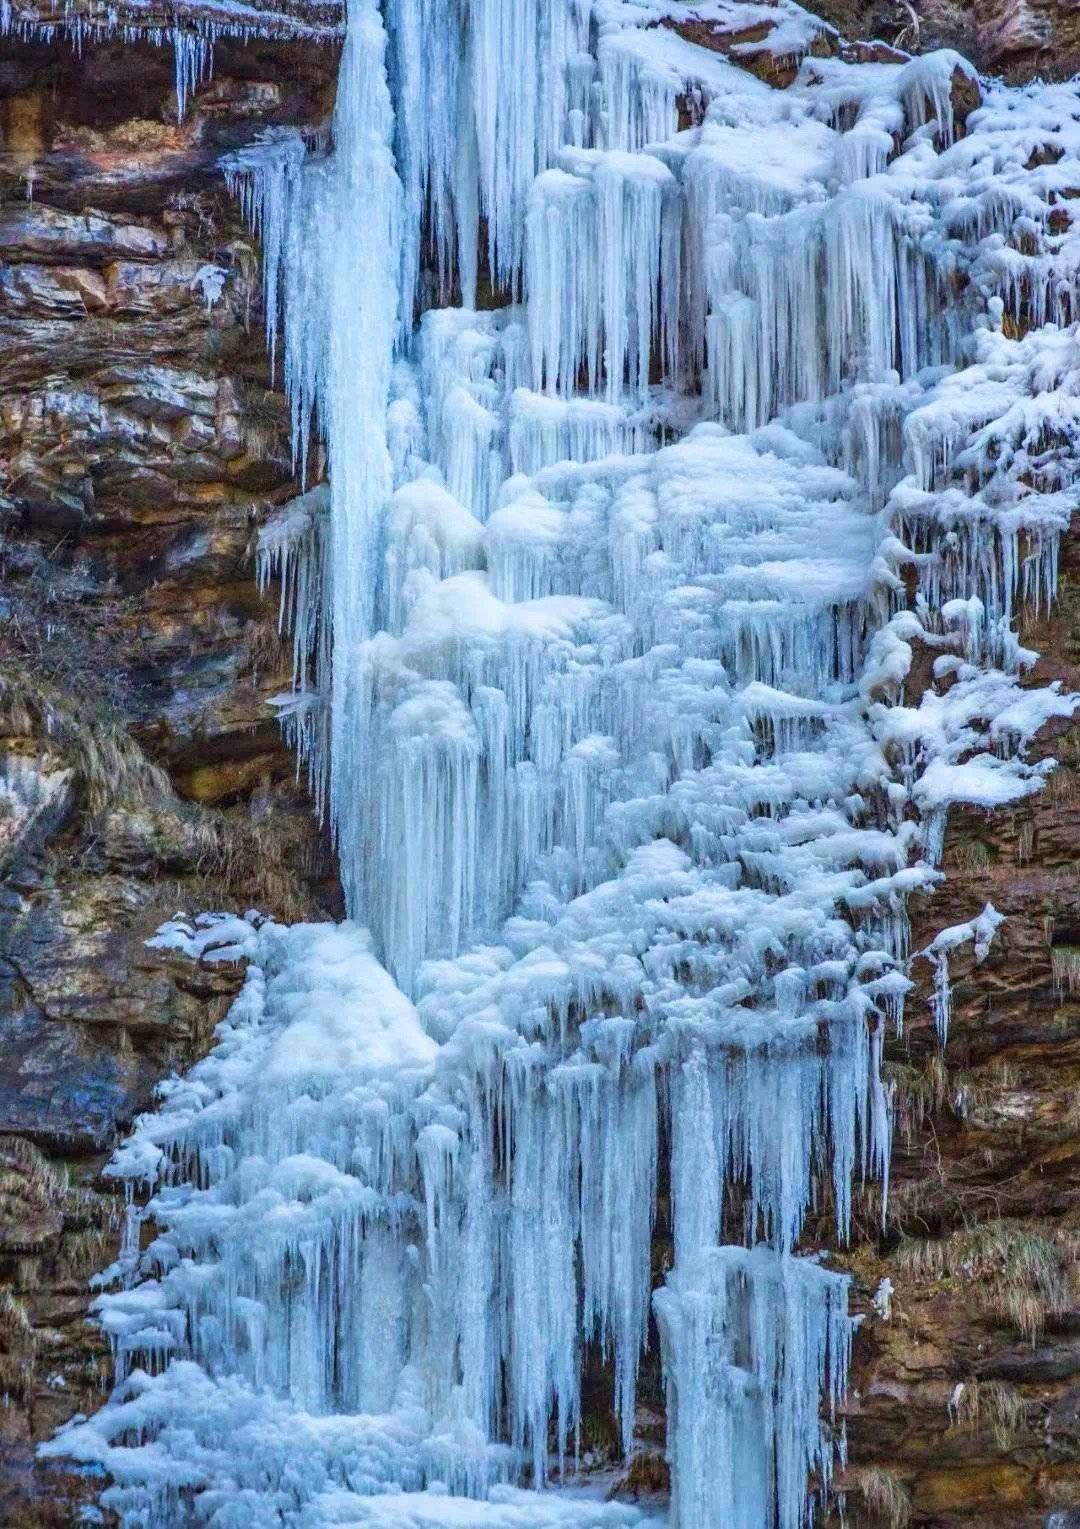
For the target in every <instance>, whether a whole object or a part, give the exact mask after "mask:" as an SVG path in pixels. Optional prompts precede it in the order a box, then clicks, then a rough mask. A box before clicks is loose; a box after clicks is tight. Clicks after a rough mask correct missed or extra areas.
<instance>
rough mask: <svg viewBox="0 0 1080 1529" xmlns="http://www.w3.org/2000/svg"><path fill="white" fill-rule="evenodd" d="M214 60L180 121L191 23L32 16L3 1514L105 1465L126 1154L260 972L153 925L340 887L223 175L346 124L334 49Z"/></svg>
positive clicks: (13, 435) (10, 258)
mask: <svg viewBox="0 0 1080 1529" xmlns="http://www.w3.org/2000/svg"><path fill="white" fill-rule="evenodd" d="M216 65H217V67H216V72H215V78H214V80H213V82H212V83H209V84H208V85H206V87H205V88H204V89H203V90H202V91H201V93H200V95H199V99H198V101H197V103H195V106H194V109H192V110H190V111H189V112H188V113H187V115H186V116H185V118H184V121H183V124H182V125H178V124H177V122H176V101H175V94H174V83H175V82H174V70H173V59H172V56H171V50H169V49H168V48H160V47H153V46H151V45H150V44H149V43H147V44H145V45H141V46H140V45H136V44H132V43H120V42H115V43H111V44H106V45H100V46H91V47H89V48H87V49H85V50H84V51H83V53H82V55H81V56H80V55H78V54H77V53H76V52H75V51H73V49H72V48H71V47H69V46H68V45H67V44H66V43H63V42H59V41H58V42H55V43H52V44H49V45H45V44H41V43H26V42H16V41H15V40H14V39H13V38H11V37H7V38H5V40H4V48H3V58H2V61H0V129H2V141H3V147H4V150H5V152H4V154H3V155H0V587H2V591H3V594H2V599H0V878H2V880H0V1026H2V1034H3V1040H4V1044H3V1047H2V1055H0V1129H2V1130H3V1132H5V1133H7V1134H5V1135H4V1136H2V1137H0V1368H2V1369H3V1373H4V1381H3V1385H2V1386H0V1392H2V1393H3V1406H2V1407H0V1521H2V1522H4V1523H17V1522H23V1523H27V1524H35V1525H36V1524H41V1523H47V1522H52V1521H53V1518H54V1517H55V1519H56V1521H58V1522H67V1521H68V1518H67V1516H66V1515H67V1513H68V1509H67V1508H66V1507H65V1506H64V1505H63V1504H64V1500H65V1498H66V1496H67V1494H68V1492H69V1489H70V1492H71V1493H72V1494H73V1497H74V1500H77V1499H78V1498H79V1497H80V1496H81V1495H84V1494H85V1493H86V1491H88V1490H90V1489H91V1488H92V1483H81V1482H79V1481H77V1480H74V1479H72V1480H68V1479H67V1478H58V1477H56V1476H55V1475H50V1477H49V1478H47V1479H44V1478H41V1477H40V1473H39V1472H37V1471H36V1469H35V1468H34V1466H33V1457H32V1448H31V1446H32V1443H33V1441H34V1440H36V1439H39V1438H41V1437H44V1436H46V1435H48V1434H49V1433H51V1432H52V1430H53V1429H54V1428H55V1427H56V1426H57V1425H58V1424H59V1423H60V1422H61V1421H62V1420H63V1419H64V1418H65V1417H67V1416H70V1414H71V1413H72V1412H73V1411H75V1410H76V1409H83V1410H90V1409H92V1408H93V1407H94V1406H95V1405H96V1404H97V1401H98V1399H99V1398H100V1396H101V1395H102V1387H103V1386H105V1385H106V1384H107V1382H108V1375H109V1369H110V1364H109V1359H108V1352H107V1345H106V1344H105V1343H104V1340H103V1338H102V1337H101V1335H100V1334H99V1333H98V1332H97V1331H96V1330H95V1329H94V1328H93V1327H91V1326H90V1324H89V1323H88V1322H87V1321H86V1310H87V1302H88V1297H87V1285H86V1281H87V1279H88V1277H89V1275H90V1273H91V1272H93V1270H94V1269H95V1268H99V1267H101V1266H102V1265H103V1264H104V1263H106V1262H108V1260H109V1258H111V1256H112V1254H113V1251H114V1249H115V1243H116V1236H117V1235H118V1221H117V1206H116V1204H115V1201H114V1199H113V1197H112V1195H111V1193H110V1192H109V1191H108V1187H107V1185H106V1184H103V1183H102V1182H101V1181H100V1180H99V1178H98V1174H99V1172H100V1168H101V1165H102V1163H103V1161H104V1159H105V1155H106V1153H107V1151H108V1149H109V1147H110V1146H111V1144H112V1143H113V1142H114V1141H115V1139H116V1136H117V1133H118V1132H119V1131H122V1129H123V1128H124V1126H125V1124H126V1122H128V1121H129V1120H130V1119H131V1117H132V1115H133V1113H134V1112H136V1111H137V1110H139V1109H142V1108H145V1107H146V1106H147V1105H148V1104H149V1103H150V1102H151V1100H152V1092H153V1088H154V1085H155V1084H156V1083H157V1081H158V1080H159V1079H160V1078H162V1077H163V1076H166V1075H167V1074H168V1073H169V1072H170V1071H171V1070H173V1069H174V1068H176V1067H182V1066H185V1065H187V1064H188V1063H190V1061H191V1060H192V1059H193V1058H194V1057H196V1056H197V1055H199V1054H200V1053H201V1052H202V1051H204V1050H205V1048H206V1046H207V1044H208V1042H209V1038H210V1036H211V1034H212V1031H213V1028H214V1026H215V1024H216V1023H217V1021H218V1020H219V1019H220V1018H221V1017H222V1015H223V1014H224V1012H225V1010H226V1008H227V1007H228V1004H229V1002H230V1000H231V998H232V997H233V995H234V994H235V992H236V990H237V987H238V984H239V980H240V973H238V972H237V971H235V970H232V969H229V968H223V967H211V968H205V969H204V968H196V967H193V966H191V964H190V963H187V962H184V961H179V960H177V959H176V958H168V957H165V956H162V955H159V954H158V953H155V952H153V951H151V950H148V949H147V948H146V946H145V943H144V942H145V940H146V938H147V937H148V936H149V935H150V934H151V933H152V932H153V930H154V929H155V928H156V927H157V925H158V924H159V923H160V922H161V920H162V919H163V918H164V917H167V916H169V915H170V914H172V913H173V912H175V911H176V909H177V908H184V909H187V910H189V911H191V912H195V911H198V910H199V909H201V908H206V907H217V906H222V907H231V908H235V909H239V910H243V909H244V908H247V907H249V906H258V907H260V908H262V909H264V910H265V911H266V912H267V913H271V914H276V915H278V916H284V917H289V918H297V917H314V918H319V917H330V916H336V915H338V914H339V912H340V908H339V893H338V891H337V887H336V877H335V871H334V867H333V860H332V856H331V854H330V852H329V849H328V846H327V844H326V843H325V841H324V839H323V836H322V835H321V834H320V831H319V829H318V827H317V825H316V824H315V823H314V820H313V818H312V816H311V811H310V804H309V802H308V800H307V797H306V793H305V791H304V790H303V788H302V785H300V784H298V783H297V781H296V771H295V762H294V760H293V759H292V757H291V756H290V754H289V752H288V751H287V749H286V748H285V747H284V745H283V743H282V740H281V737H280V733H279V729H278V727H277V724H276V722H275V720H274V714H273V709H272V708H271V707H269V706H268V705H267V700H268V698H269V697H270V696H272V695H274V694H275V693H278V692H280V691H282V690H286V689H287V688H288V685H289V677H290V667H291V655H290V653H289V651H288V650H287V647H285V646H283V645H282V643H281V642H280V640H279V638H278V635H277V630H276V617H277V611H276V605H275V602H274V600H273V599H272V598H270V597H266V598H263V597H260V596H259V594H258V592H257V590H256V586H255V581H254V570H253V565H252V563H251V560H250V557H249V544H250V542H251V538H252V535H253V532H254V530H255V529H256V528H257V525H258V522H259V519H260V517H261V516H262V515H263V514H265V513H266V512H267V510H268V509H270V508H272V507H273V506H274V505H276V504H278V503H280V502H281V501H282V500H287V499H288V498H289V497H290V496H291V495H292V494H294V493H295V492H297V491H298V485H297V484H296V483H295V482H294V481H293V475H292V466H291V463H290V460H289V453H288V446H287V425H286V409H285V403H284V399H283V398H282V397H281V396H280V394H279V393H278V392H275V391H274V390H273V389H272V388H271V387H270V385H269V384H270V380H271V379H270V374H269V365H268V361H267V357H266V352H265V347H264V345H263V341H262V330H261V318H260V316H259V313H258V294H257V291H256V288H255V273H256V270H257V259H256V254H255V251H254V249H253V247H252V244H251V241H250V236H249V235H247V234H246V233H245V231H244V230H243V228H242V227H241V225H240V223H239V221H238V218H237V209H236V206H235V204H234V203H233V201H232V199H231V198H230V197H229V196H228V195H227V193H226V191H225V188H224V185H223V183H222V178H221V175H220V172H219V171H218V170H217V169H216V161H217V159H218V157H219V156H220V154H221V153H222V152H225V151H227V150H228V149H230V148H232V147H234V146H236V145H238V144H242V143H247V142H250V141H251V139H252V138H253V136H254V135H255V134H256V133H258V132H260V131H262V130H264V129H266V128H269V127H272V126H274V125H275V124H277V123H280V122H290V123H308V122H310V123H318V122H319V121H320V120H321V119H322V117H323V116H324V115H325V112H326V110H327V107H328V105H329V103H330V101H331V100H332V91H333V81H334V73H335V67H336V58H335V55H334V53H333V50H332V49H328V48H326V47H324V46H322V45H319V44H316V43H308V44H303V43H297V42H295V41H288V40H277V41H264V42H261V43H260V42H251V43H248V44H247V45H244V46H239V45H237V46H230V45H229V44H228V43H219V44H218V48H217V58H216ZM20 1515H21V1516H20Z"/></svg>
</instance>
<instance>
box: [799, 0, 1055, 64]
mask: <svg viewBox="0 0 1080 1529" xmlns="http://www.w3.org/2000/svg"><path fill="white" fill-rule="evenodd" d="M811 9H812V10H814V11H815V12H817V14H819V15H821V16H823V17H825V18H826V20H828V21H830V22H832V23H833V24H834V25H835V26H836V27H837V28H838V30H839V31H841V32H842V33H844V34H845V35H846V36H848V37H868V38H880V39H882V40H883V41H884V42H887V43H889V44H892V45H893V46H895V47H898V48H905V49H907V50H908V51H909V52H914V53H918V52H922V51H924V50H926V49H928V48H941V47H951V48H958V49H960V51H961V52H963V53H964V54H965V55H966V56H967V57H968V58H970V59H971V60H972V62H973V63H974V64H975V65H976V66H977V67H978V68H979V69H983V70H986V71H988V72H989V73H992V74H998V75H1003V76H1004V77H1005V78H1006V79H1009V80H1011V81H1013V82H1014V83H1020V82H1022V81H1024V80H1031V79H1045V80H1067V79H1070V78H1071V77H1072V76H1073V75H1074V74H1075V73H1076V72H1077V70H1078V69H1080V12H1078V10H1077V8H1076V6H1075V5H1073V4H1072V3H1071V0H970V3H968V4H963V3H961V0H910V3H909V0H818V3H817V4H815V5H813V6H811Z"/></svg>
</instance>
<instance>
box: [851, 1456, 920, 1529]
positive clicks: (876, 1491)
mask: <svg viewBox="0 0 1080 1529" xmlns="http://www.w3.org/2000/svg"><path fill="white" fill-rule="evenodd" d="M846 1479H847V1481H848V1483H849V1490H850V1489H854V1490H855V1491H856V1492H857V1493H858V1494H859V1513H858V1521H859V1522H860V1523H862V1524H867V1525H869V1524H874V1525H884V1526H887V1529H908V1525H909V1524H910V1523H911V1517H912V1506H911V1493H910V1492H909V1491H908V1489H907V1487H906V1486H905V1485H904V1483H903V1481H902V1480H901V1479H900V1477H899V1476H898V1475H897V1474H896V1473H895V1471H890V1470H887V1469H886V1468H885V1467H884V1466H881V1465H862V1466H856V1467H854V1468H853V1469H852V1470H850V1471H848V1472H847V1477H846Z"/></svg>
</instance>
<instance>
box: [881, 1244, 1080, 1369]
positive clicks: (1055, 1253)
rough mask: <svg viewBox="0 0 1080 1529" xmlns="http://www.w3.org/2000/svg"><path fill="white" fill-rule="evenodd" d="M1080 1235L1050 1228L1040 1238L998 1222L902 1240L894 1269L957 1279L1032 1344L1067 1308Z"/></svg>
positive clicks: (926, 1277) (988, 1311) (990, 1313)
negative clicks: (922, 1237) (930, 1236)
mask: <svg viewBox="0 0 1080 1529" xmlns="http://www.w3.org/2000/svg"><path fill="white" fill-rule="evenodd" d="M1078 1256H1080V1236H1077V1234H1076V1233H1075V1232H1072V1231H1070V1230H1066V1229H1054V1230H1053V1231H1051V1232H1048V1233H1047V1234H1046V1235H1045V1236H1043V1235H1040V1234H1039V1233H1038V1232H1035V1231H1033V1230H1032V1229H1031V1228H1030V1227H1029V1226H1028V1225H1025V1224H1024V1223H1022V1222H1016V1221H1006V1220H1003V1219H1000V1218H997V1219H994V1220H991V1221H985V1222H982V1223H979V1224H977V1225H975V1226H970V1227H964V1228H961V1229H960V1230H959V1231H956V1232H953V1233H952V1235H951V1236H949V1237H945V1238H940V1239H915V1238H905V1239H904V1240H903V1242H901V1244H900V1247H899V1248H898V1249H897V1254H896V1262H897V1268H898V1269H899V1271H900V1272H901V1273H902V1274H905V1275H906V1276H907V1277H908V1278H909V1279H914V1280H921V1281H930V1280H942V1279H954V1280H961V1281H964V1282H965V1283H970V1284H971V1285H973V1286H974V1287H975V1288H976V1291H977V1294H978V1296H979V1299H980V1301H981V1303H982V1305H983V1308H984V1310H985V1311H986V1314H987V1315H988V1316H990V1317H992V1318H994V1319H996V1320H998V1321H1000V1322H1003V1323H1004V1324H1006V1325H1007V1326H1010V1327H1014V1328H1016V1329H1017V1331H1018V1332H1020V1333H1021V1334H1022V1335H1023V1336H1024V1337H1025V1338H1027V1339H1029V1340H1030V1341H1031V1342H1032V1343H1034V1342H1035V1340H1036V1338H1038V1336H1039V1334H1040V1333H1041V1332H1042V1331H1043V1329H1044V1327H1045V1326H1046V1323H1047V1320H1048V1319H1049V1318H1050V1317H1052V1316H1060V1315H1061V1314H1062V1313H1063V1312H1066V1311H1068V1310H1070V1309H1071V1307H1072V1304H1073V1300H1074V1294H1075V1292H1074V1281H1075V1275H1074V1270H1075V1268H1076V1265H1077V1260H1078Z"/></svg>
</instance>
